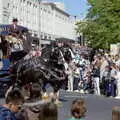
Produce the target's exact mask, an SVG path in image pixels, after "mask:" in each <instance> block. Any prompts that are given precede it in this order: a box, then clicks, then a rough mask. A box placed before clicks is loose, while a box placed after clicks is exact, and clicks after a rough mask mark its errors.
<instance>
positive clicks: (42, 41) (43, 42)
mask: <svg viewBox="0 0 120 120" xmlns="http://www.w3.org/2000/svg"><path fill="white" fill-rule="evenodd" d="M40 44H50V41H48V40H40Z"/></svg>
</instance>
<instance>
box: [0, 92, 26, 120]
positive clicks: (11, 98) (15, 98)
mask: <svg viewBox="0 0 120 120" xmlns="http://www.w3.org/2000/svg"><path fill="white" fill-rule="evenodd" d="M5 102H6V103H5V104H4V105H1V106H0V120H16V117H15V113H17V112H19V111H20V109H21V107H22V105H23V102H24V97H23V96H22V94H21V92H20V91H19V90H12V91H10V92H9V93H8V95H7V97H6V99H5Z"/></svg>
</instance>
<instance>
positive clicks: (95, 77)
mask: <svg viewBox="0 0 120 120" xmlns="http://www.w3.org/2000/svg"><path fill="white" fill-rule="evenodd" d="M92 73H93V83H94V93H95V94H96V95H100V68H99V64H98V63H96V64H95V65H94V66H93V70H92Z"/></svg>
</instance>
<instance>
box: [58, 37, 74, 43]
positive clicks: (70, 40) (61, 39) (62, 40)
mask: <svg viewBox="0 0 120 120" xmlns="http://www.w3.org/2000/svg"><path fill="white" fill-rule="evenodd" d="M56 40H57V41H60V42H75V40H73V39H69V38H64V37H60V38H56Z"/></svg>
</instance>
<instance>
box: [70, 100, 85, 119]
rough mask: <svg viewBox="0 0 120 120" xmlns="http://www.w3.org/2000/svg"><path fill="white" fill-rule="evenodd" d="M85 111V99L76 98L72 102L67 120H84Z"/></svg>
mask: <svg viewBox="0 0 120 120" xmlns="http://www.w3.org/2000/svg"><path fill="white" fill-rule="evenodd" d="M86 111H87V108H86V105H85V101H84V100H83V99H76V100H74V101H73V102H72V107H71V115H72V118H70V119H69V120H84V118H85V113H86Z"/></svg>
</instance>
